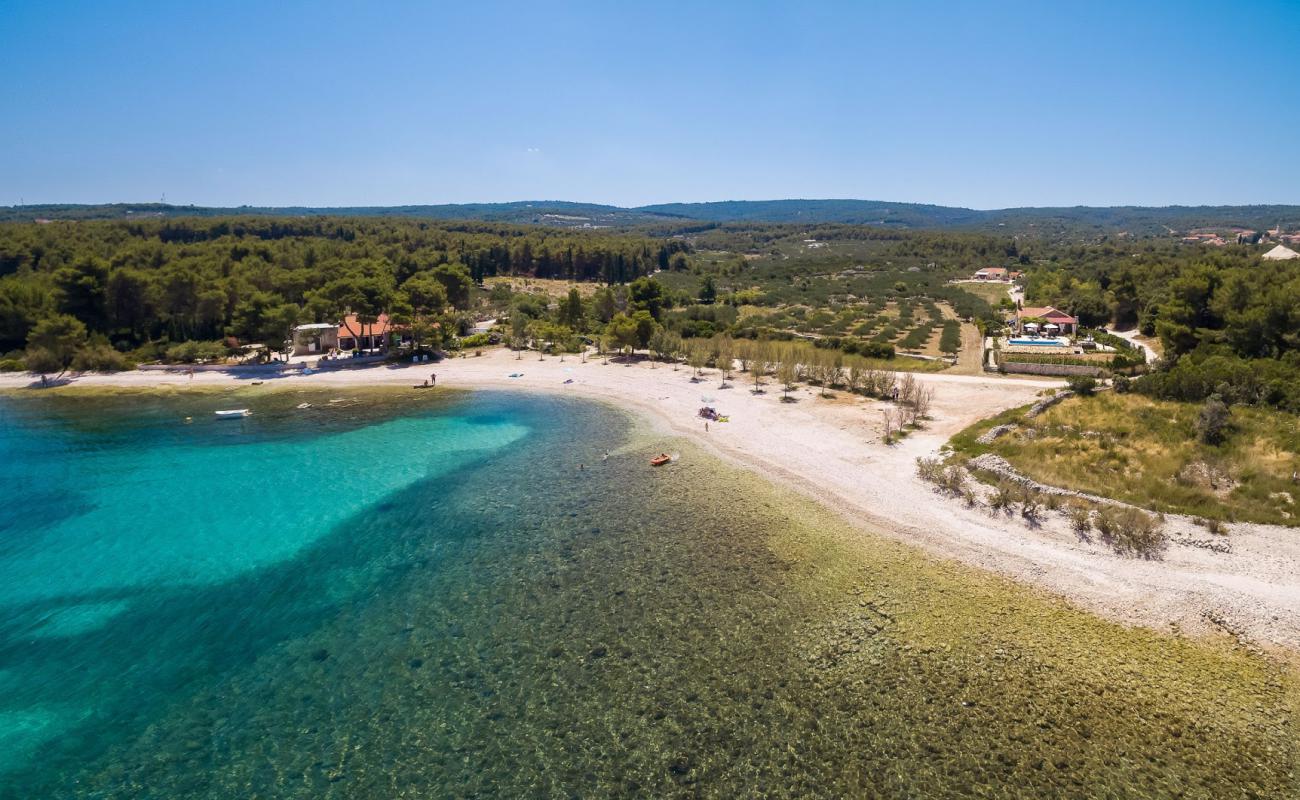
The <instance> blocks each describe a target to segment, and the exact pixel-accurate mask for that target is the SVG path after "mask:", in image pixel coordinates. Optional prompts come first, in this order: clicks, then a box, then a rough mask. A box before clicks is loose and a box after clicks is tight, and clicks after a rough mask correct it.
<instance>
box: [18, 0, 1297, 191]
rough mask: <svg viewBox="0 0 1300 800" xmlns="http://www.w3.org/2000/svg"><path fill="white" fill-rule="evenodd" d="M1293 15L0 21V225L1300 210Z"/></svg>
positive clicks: (736, 9) (794, 12) (694, 14)
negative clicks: (334, 211)
mask: <svg viewBox="0 0 1300 800" xmlns="http://www.w3.org/2000/svg"><path fill="white" fill-rule="evenodd" d="M1298 32H1300V0H1282V1H1281V2H1277V1H1275V2H1249V1H1247V2H1236V3H1207V2H1195V1H1194V0H1192V1H1191V2H1168V3H1166V2H1130V3H1120V2H1114V3H1112V2H1106V1H1105V0H1098V1H1097V2H1077V3H1065V2H1062V3H1054V2H1023V3H1019V2H1000V3H975V2H947V3H944V2H925V1H924V0H922V1H921V2H907V1H906V0H893V2H888V3H876V2H839V3H832V2H822V3H818V2H803V3H793V2H792V3H767V2H714V3H709V4H705V3H675V2H654V3H630V2H628V3H624V2H615V1H613V0H604V2H591V3H581V2H579V3H566V2H560V1H559V0H556V1H555V2H528V3H495V2H469V3H445V4H444V3H427V2H426V3H377V2H376V3H362V2H358V3H346V2H331V0H319V1H318V2H311V3H297V2H275V3H244V2H209V3H174V2H173V3H152V2H129V1H126V2H118V3H103V2H59V0H48V1H45V2H37V1H35V0H32V1H31V2H16V1H15V0H0V205H7V204H16V203H18V202H20V200H23V201H26V202H28V203H40V202H114V201H152V200H157V199H159V198H160V197H162V196H163V194H164V193H165V194H166V198H167V200H168V202H174V203H194V204H199V205H238V204H243V203H247V204H252V205H320V206H329V205H395V204H407V203H447V202H487V201H505V200H524V199H566V200H581V201H590V202H607V203H616V204H620V205H635V204H643V203H655V202H669V201H679V200H680V201H698V200H727V199H770V198H784V197H856V198H866V199H876V200H902V201H913V202H929V203H939V204H945V205H962V206H970V207H975V208H996V207H1005V206H1015V205H1075V204H1089V205H1115V204H1145V205H1164V204H1172V203H1183V204H1200V203H1300V152H1298V150H1297V143H1300V33H1298Z"/></svg>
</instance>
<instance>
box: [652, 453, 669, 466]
mask: <svg viewBox="0 0 1300 800" xmlns="http://www.w3.org/2000/svg"><path fill="white" fill-rule="evenodd" d="M672 460H673V459H672V456H669V455H667V454H666V453H660V454H659V455H657V456H655V457H654V458H652V459H650V466H652V467H662V466H663V465H664V464H667V463H668V462H669V461H672Z"/></svg>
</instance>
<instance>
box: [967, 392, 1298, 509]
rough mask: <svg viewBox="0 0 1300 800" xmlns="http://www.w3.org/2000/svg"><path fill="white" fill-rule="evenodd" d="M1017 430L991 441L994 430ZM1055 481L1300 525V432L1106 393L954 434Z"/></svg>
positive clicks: (1262, 417)
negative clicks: (987, 435)
mask: <svg viewBox="0 0 1300 800" xmlns="http://www.w3.org/2000/svg"><path fill="white" fill-rule="evenodd" d="M999 426H1009V427H1007V428H1006V429H1005V431H1004V432H1003V433H1002V434H1001V435H1000V436H997V437H996V438H994V439H992V441H980V437H981V435H983V434H984V433H986V432H987V431H989V430H990V429H992V428H994V427H999ZM951 445H952V447H953V449H954V451H955V452H956V453H957V454H958V455H959V456H960V457H962V458H969V457H974V456H978V455H981V454H983V453H994V454H997V455H999V456H1001V457H1002V458H1004V459H1006V461H1007V462H1008V463H1010V464H1011V466H1013V467H1014V468H1015V469H1016V470H1017V471H1019V472H1020V473H1022V474H1024V475H1026V476H1028V477H1030V478H1032V479H1034V480H1036V481H1039V482H1041V483H1044V484H1047V485H1049V486H1056V487H1061V488H1065V489H1073V490H1077V491H1081V492H1086V493H1089V494H1093V495H1098V496H1101V497H1108V498H1113V499H1116V500H1121V501H1123V502H1125V503H1130V504H1132V505H1135V506H1138V507H1140V508H1145V509H1150V510H1153V511H1161V512H1167V513H1177V514H1186V515H1190V516H1194V517H1199V518H1203V519H1207V520H1217V521H1221V522H1233V521H1240V522H1262V523H1270V524H1277V525H1288V526H1296V525H1300V506H1297V502H1298V501H1300V484H1297V479H1296V475H1297V471H1298V470H1300V432H1298V431H1297V427H1296V424H1295V419H1294V418H1293V417H1292V416H1291V415H1289V414H1287V413H1285V412H1281V411H1277V410H1275V409H1269V408H1263V407H1244V406H1238V407H1234V408H1232V409H1231V410H1229V409H1228V406H1227V405H1226V404H1225V403H1223V402H1222V401H1221V400H1219V399H1218V398H1212V399H1211V400H1209V401H1207V402H1206V403H1201V404H1196V403H1187V402H1174V401H1167V400H1157V399H1153V398H1150V397H1146V396H1142V395H1135V394H1118V393H1115V392H1103V393H1099V394H1097V395H1095V396H1092V397H1074V398H1070V399H1067V400H1064V401H1063V402H1061V403H1059V404H1057V405H1055V406H1053V407H1052V408H1050V409H1048V410H1047V411H1045V412H1044V413H1042V414H1040V415H1038V416H1036V417H1034V418H1033V419H1026V418H1025V414H1024V409H1013V410H1011V411H1008V412H1005V413H1003V414H1001V415H998V416H996V417H993V418H991V419H988V420H984V421H982V422H980V423H977V424H976V425H974V426H972V427H971V428H968V429H967V430H965V431H963V432H961V433H960V434H958V435H957V436H955V437H953V439H952V441H951Z"/></svg>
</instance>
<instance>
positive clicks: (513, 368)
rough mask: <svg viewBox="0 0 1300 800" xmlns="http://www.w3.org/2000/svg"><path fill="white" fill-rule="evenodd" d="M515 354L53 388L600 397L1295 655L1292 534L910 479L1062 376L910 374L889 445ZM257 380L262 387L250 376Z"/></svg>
mask: <svg viewBox="0 0 1300 800" xmlns="http://www.w3.org/2000/svg"><path fill="white" fill-rule="evenodd" d="M522 355H523V357H522V358H517V357H516V354H514V353H512V352H510V351H506V350H494V351H487V352H485V353H484V354H483V355H482V356H479V357H474V356H471V357H468V358H456V359H450V360H446V361H443V362H441V363H438V364H419V365H409V366H385V367H373V368H369V369H358V370H338V371H331V372H319V373H314V374H310V375H292V376H284V377H274V378H272V377H266V376H255V377H250V376H249V375H232V374H230V373H223V372H199V373H196V374H195V375H193V376H190V375H188V374H186V373H185V372H184V371H176V372H157V371H150V372H141V371H136V372H127V373H118V374H113V375H86V376H80V377H77V378H76V379H75V380H73V381H72V382H71V383H70V384H69V385H68V386H67V387H66V388H59V389H55V390H53V391H58V392H62V391H85V390H96V389H131V388H134V389H155V388H168V389H171V390H186V389H189V388H193V389H195V390H199V389H216V390H221V389H233V388H237V387H248V388H250V389H253V388H256V389H257V390H266V391H271V390H274V389H275V388H277V387H285V388H288V387H297V388H326V387H335V386H336V387H339V388H346V387H359V386H375V387H392V388H393V389H394V390H405V391H414V389H413V388H412V387H414V386H417V385H421V384H422V383H423V382H424V381H425V380H426V379H430V378H431V377H432V375H433V374H435V373H436V375H437V380H436V383H437V387H439V388H450V389H471V390H472V389H510V390H516V391H524V392H548V393H556V394H567V395H572V396H575V397H581V398H586V399H591V400H599V401H604V402H608V403H611V404H613V405H615V406H618V407H620V408H623V409H626V410H629V411H633V412H635V413H636V414H637V416H639V417H641V418H643V419H644V420H645V421H646V422H647V423H648V424H649V425H650V426H652V430H654V431H656V432H658V433H660V434H662V435H664V436H681V437H686V438H688V439H689V440H691V441H693V442H695V443H697V444H698V445H700V446H702V447H704V448H705V449H706V450H708V451H710V452H713V453H716V454H717V455H720V456H722V457H724V458H726V459H727V460H729V461H731V462H733V463H736V464H739V465H741V466H743V467H745V468H747V469H750V470H752V471H754V472H757V473H758V474H760V475H762V476H764V477H766V478H768V479H770V480H773V481H775V482H777V483H780V484H782V485H785V486H787V487H790V488H793V489H796V490H798V491H799V492H800V493H802V494H804V495H806V496H810V497H812V498H814V499H816V500H817V501H819V502H820V503H821V504H823V505H824V506H826V507H828V508H831V509H833V510H835V511H836V512H838V513H839V514H840V515H841V516H843V517H844V518H845V519H847V520H849V521H850V522H852V523H853V524H854V525H856V526H858V527H859V528H861V529H866V530H869V531H872V532H875V533H880V534H884V535H886V536H889V537H892V538H895V539H898V540H900V541H903V542H907V543H910V544H913V545H916V546H919V547H921V548H923V549H924V550H926V551H928V552H930V553H932V554H934V555H938V556H940V557H944V558H952V559H955V560H958V561H961V562H963V563H966V564H970V565H974V566H976V567H980V568H983V569H986V570H989V571H991V572H994V573H996V574H998V575H1001V576H1004V577H1007V578H1010V579H1013V580H1015V581H1017V582H1020V583H1022V584H1025V585H1028V586H1032V587H1035V588H1037V589H1039V590H1042V591H1045V592H1047V593H1049V594H1051V595H1055V596H1060V597H1063V598H1065V599H1066V600H1068V601H1070V602H1071V603H1073V604H1075V605H1077V606H1080V607H1082V608H1085V609H1088V610H1090V611H1093V612H1095V613H1098V614H1101V615H1103V616H1105V617H1108V618H1111V619H1115V620H1119V621H1122V622H1125V623H1128V624H1134V625H1141V626H1145V627H1150V628H1153V629H1157V630H1162V631H1167V632H1168V631H1173V632H1186V633H1210V634H1213V635H1220V634H1224V633H1226V634H1230V635H1232V636H1235V637H1237V638H1239V639H1240V640H1241V641H1242V642H1245V643H1249V644H1251V645H1254V646H1258V647H1260V648H1262V649H1265V650H1274V651H1278V652H1283V653H1290V654H1292V655H1293V654H1294V653H1295V652H1297V651H1300V538H1297V537H1296V536H1295V532H1294V531H1293V530H1289V529H1283V528H1276V527H1272V526H1262V525H1237V526H1234V530H1233V533H1232V536H1231V541H1232V552H1230V553H1221V552H1214V551H1210V550H1206V549H1202V548H1197V547H1184V546H1179V544H1178V539H1179V536H1178V535H1177V533H1178V531H1179V526H1180V524H1181V522H1180V521H1178V520H1171V521H1170V525H1171V527H1172V528H1173V529H1174V532H1175V536H1174V540H1173V544H1172V545H1171V546H1170V547H1168V548H1167V549H1166V551H1165V552H1164V553H1163V555H1162V556H1161V557H1160V558H1158V559H1150V560H1147V559H1138V558H1132V557H1124V556H1119V555H1116V554H1114V553H1113V552H1111V551H1110V549H1109V548H1107V547H1105V546H1104V545H1103V544H1101V543H1099V542H1089V541H1082V540H1080V539H1079V538H1078V537H1077V536H1075V535H1074V534H1073V533H1072V532H1071V531H1070V530H1069V528H1068V525H1066V524H1065V523H1064V521H1060V522H1054V521H1050V520H1049V521H1047V522H1044V523H1042V524H1039V525H1036V526H1034V527H1031V526H1030V525H1029V524H1028V523H1026V522H1025V521H1024V520H1021V519H1019V518H1017V517H1008V516H997V517H993V516H990V514H989V513H988V512H987V511H986V510H981V509H978V508H976V509H971V508H966V507H965V506H964V505H963V504H962V503H960V502H959V501H956V500H951V499H947V498H944V497H941V496H940V495H938V494H936V493H935V492H934V491H933V490H932V488H931V487H930V486H929V485H927V484H925V483H924V482H922V481H921V480H920V479H919V478H918V477H917V476H916V469H915V461H916V459H917V458H918V457H928V456H932V455H934V454H936V453H937V452H938V451H939V450H940V448H941V447H942V446H943V445H944V443H945V442H946V441H947V440H948V438H949V437H950V436H951V435H953V434H954V433H956V432H958V431H960V430H962V429H963V428H965V427H967V426H968V425H970V424H972V423H974V422H976V421H978V420H980V419H983V418H986V417H989V416H992V415H994V414H997V413H999V412H1001V411H1004V410H1006V409H1008V408H1014V407H1017V406H1021V405H1025V404H1027V403H1030V402H1032V401H1033V400H1034V399H1035V398H1036V397H1037V396H1038V395H1039V393H1040V392H1042V391H1044V390H1046V389H1051V388H1056V387H1059V386H1061V383H1060V382H1059V381H1043V380H1021V379H1005V378H1000V377H997V376H987V377H985V376H965V375H946V374H929V375H918V376H917V379H918V380H919V381H921V382H922V383H923V384H924V385H926V386H927V387H930V388H932V389H933V390H934V403H933V408H932V410H931V413H930V416H931V418H932V419H931V420H929V421H928V422H927V423H926V425H925V427H924V428H923V429H921V430H917V431H914V432H912V433H910V435H908V436H907V437H906V438H904V439H903V440H902V441H901V442H898V443H896V444H892V445H886V444H885V443H884V442H883V441H882V418H883V413H884V412H885V411H886V410H888V409H889V408H890V404H889V403H886V402H882V401H878V400H868V399H864V398H861V397H858V396H855V395H850V394H847V393H843V392H835V393H833V396H829V397H827V396H822V395H821V394H820V391H819V390H818V389H815V388H809V387H801V388H800V389H798V390H797V391H796V392H794V393H792V398H793V400H794V402H783V401H782V392H781V390H780V387H779V386H778V385H777V384H776V383H775V382H774V381H771V380H769V382H768V383H767V384H766V385H764V386H762V387H760V388H762V389H763V391H762V392H757V393H756V392H755V391H753V390H754V387H753V385H752V380H751V381H747V380H745V379H736V380H733V381H731V382H729V383H728V384H727V385H726V386H725V387H723V386H722V385H721V382H720V380H719V375H718V373H717V372H716V371H712V370H710V371H709V372H708V373H707V374H705V375H704V376H703V377H702V379H701V380H699V381H698V382H693V381H692V379H691V376H692V373H691V371H690V370H689V369H687V368H685V367H681V368H678V369H674V368H673V367H672V366H671V365H668V364H662V363H661V364H651V363H650V362H648V361H637V362H619V361H618V360H612V359H611V360H609V361H608V362H606V361H605V360H604V359H601V358H597V357H593V356H588V358H587V359H586V360H585V362H584V361H583V360H582V359H580V358H578V357H568V358H566V359H565V360H564V361H560V360H559V359H558V358H557V357H553V356H548V357H546V358H545V359H542V360H539V359H538V358H537V357H536V354H529V353H524V354H522ZM512 376H516V377H512ZM255 380H257V381H261V383H260V384H259V385H258V386H256V387H253V381H255ZM31 384H32V379H31V377H30V376H16V375H15V376H0V389H11V390H13V389H21V388H24V387H27V386H29V385H31ZM45 391H50V390H45ZM703 405H709V406H712V407H714V408H716V409H717V410H718V412H719V413H720V414H722V415H725V416H727V417H728V421H727V422H713V423H710V424H709V425H708V427H707V429H706V426H705V420H703V419H701V418H700V417H698V415H697V411H698V409H699V408H700V407H701V406H703ZM575 466H576V465H575ZM864 541H865V540H864Z"/></svg>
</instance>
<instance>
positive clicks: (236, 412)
mask: <svg viewBox="0 0 1300 800" xmlns="http://www.w3.org/2000/svg"><path fill="white" fill-rule="evenodd" d="M212 413H214V414H216V415H217V419H237V418H238V417H246V416H248V415H249V414H252V413H253V412H252V411H249V410H248V409H246V408H230V409H226V410H225V411H214V412H212Z"/></svg>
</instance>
